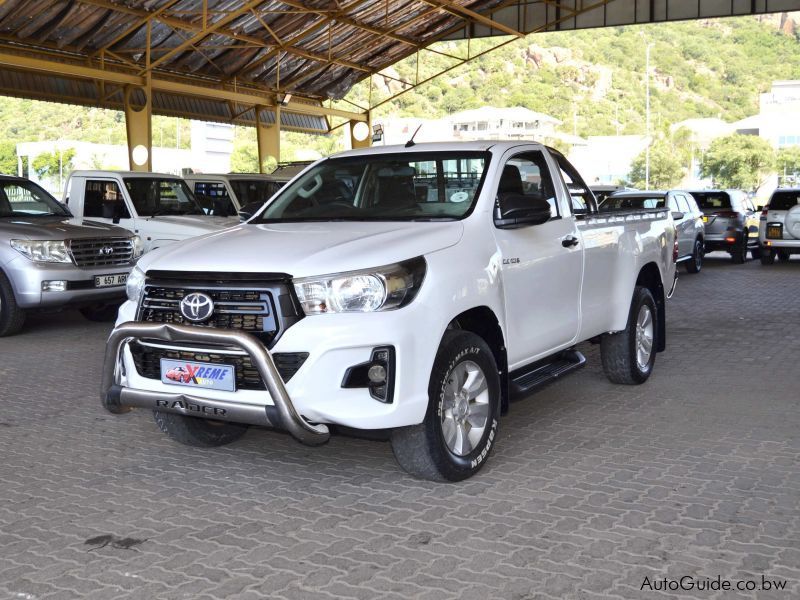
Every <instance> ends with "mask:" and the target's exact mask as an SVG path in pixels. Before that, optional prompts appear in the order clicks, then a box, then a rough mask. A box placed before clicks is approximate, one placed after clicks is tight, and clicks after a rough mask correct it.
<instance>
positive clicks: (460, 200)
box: [253, 152, 489, 223]
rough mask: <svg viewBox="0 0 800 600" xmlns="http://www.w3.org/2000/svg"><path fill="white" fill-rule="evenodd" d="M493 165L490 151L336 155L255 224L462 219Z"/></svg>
mask: <svg viewBox="0 0 800 600" xmlns="http://www.w3.org/2000/svg"><path fill="white" fill-rule="evenodd" d="M488 164H489V153H488V152H424V153H423V152H420V153H414V152H403V153H397V154H372V155H366V156H353V157H344V158H332V159H329V160H326V161H324V162H321V163H319V164H318V165H316V166H315V167H313V168H312V169H311V170H309V171H308V172H306V173H305V174H304V175H302V176H301V177H300V178H299V179H296V180H295V181H294V182H292V183H291V184H289V185H288V186H287V187H286V188H284V190H283V191H282V192H281V193H280V194H279V195H278V196H277V197H276V198H275V200H273V201H272V202H271V203H270V204H269V206H267V208H266V209H265V210H264V211H263V212H262V213H261V214H260V215H259V216H258V217H256V219H255V221H253V222H255V223H276V222H282V221H429V220H438V219H447V220H455V219H463V218H464V217H466V216H467V215H468V214H469V213H470V212H471V210H472V207H473V206H474V204H475V201H476V199H477V197H478V195H479V193H480V189H481V185H482V184H483V179H484V175H485V173H486V170H487V167H488Z"/></svg>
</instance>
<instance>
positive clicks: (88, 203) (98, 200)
mask: <svg viewBox="0 0 800 600" xmlns="http://www.w3.org/2000/svg"><path fill="white" fill-rule="evenodd" d="M83 216H84V217H95V218H100V219H114V218H118V219H130V218H131V215H130V213H129V212H128V208H127V207H126V206H125V199H124V198H123V196H122V192H120V189H119V186H118V185H117V182H116V181H102V180H99V179H87V180H86V190H85V192H84V195H83Z"/></svg>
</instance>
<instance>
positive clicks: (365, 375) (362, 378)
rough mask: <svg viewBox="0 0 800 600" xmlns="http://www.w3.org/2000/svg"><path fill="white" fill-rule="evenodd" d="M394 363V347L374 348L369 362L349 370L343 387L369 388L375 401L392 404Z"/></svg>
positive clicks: (343, 381)
mask: <svg viewBox="0 0 800 600" xmlns="http://www.w3.org/2000/svg"><path fill="white" fill-rule="evenodd" d="M394 363H395V360H394V347H392V346H379V347H377V348H373V349H372V355H371V356H370V359H369V361H368V362H365V363H361V364H359V365H353V366H352V367H350V368H349V369H347V372H346V373H345V374H344V379H343V380H342V387H343V388H367V390H368V391H369V395H370V396H371V397H372V398H373V399H375V400H377V401H378V402H384V403H391V402H392V397H393V395H394Z"/></svg>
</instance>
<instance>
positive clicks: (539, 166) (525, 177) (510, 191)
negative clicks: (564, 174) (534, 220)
mask: <svg viewBox="0 0 800 600" xmlns="http://www.w3.org/2000/svg"><path fill="white" fill-rule="evenodd" d="M497 196H498V197H503V196H523V197H526V198H530V199H534V198H538V199H541V200H547V202H548V204H550V216H551V218H553V217H558V203H557V202H556V194H555V187H554V186H553V180H552V179H551V178H550V169H548V168H547V162H546V161H545V158H544V156H543V155H542V153H541V152H527V153H525V154H520V155H518V156H514V157H512V158H511V159H509V160H508V161H507V162H506V164H505V165H504V166H503V172H502V173H501V174H500V184H499V185H498V186H497Z"/></svg>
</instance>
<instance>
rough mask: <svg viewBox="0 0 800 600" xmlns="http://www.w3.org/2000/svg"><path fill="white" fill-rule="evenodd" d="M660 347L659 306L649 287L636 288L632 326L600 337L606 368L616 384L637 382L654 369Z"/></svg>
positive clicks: (630, 321)
mask: <svg viewBox="0 0 800 600" xmlns="http://www.w3.org/2000/svg"><path fill="white" fill-rule="evenodd" d="M656 348H658V308H657V307H656V302H655V300H654V299H653V294H651V293H650V290H648V289H647V288H645V287H641V286H637V287H636V288H634V290H633V299H632V300H631V308H630V311H629V313H628V325H627V326H626V327H625V329H624V330H623V331H620V332H618V333H606V334H605V335H603V337H602V338H601V340H600V356H601V358H602V360H603V371H605V374H606V377H608V379H609V381H611V382H612V383H621V384H625V385H637V384H640V383H644V382H645V381H647V379H648V378H649V377H650V374H651V373H652V372H653V365H654V364H655V362H656Z"/></svg>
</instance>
